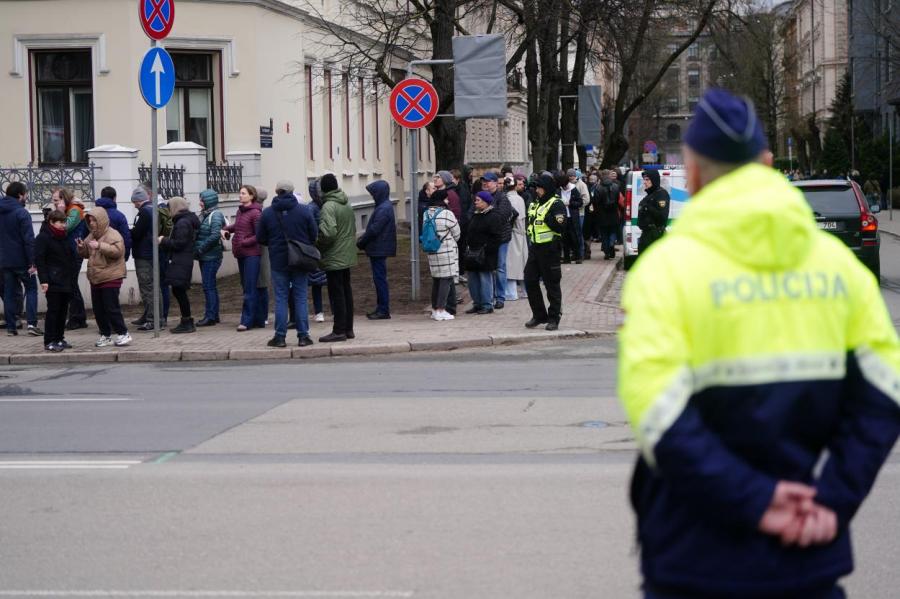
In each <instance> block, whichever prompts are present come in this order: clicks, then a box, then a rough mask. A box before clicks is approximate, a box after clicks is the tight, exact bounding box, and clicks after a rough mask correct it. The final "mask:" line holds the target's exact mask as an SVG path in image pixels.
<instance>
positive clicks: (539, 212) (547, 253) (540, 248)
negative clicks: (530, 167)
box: [525, 174, 567, 331]
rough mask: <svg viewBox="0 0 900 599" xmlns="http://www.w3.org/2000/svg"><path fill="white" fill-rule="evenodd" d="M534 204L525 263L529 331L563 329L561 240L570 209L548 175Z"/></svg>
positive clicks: (527, 230) (530, 209)
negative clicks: (534, 329) (542, 286)
mask: <svg viewBox="0 0 900 599" xmlns="http://www.w3.org/2000/svg"><path fill="white" fill-rule="evenodd" d="M534 191H535V197H534V201H533V202H531V204H529V206H528V217H527V218H526V221H525V223H526V224H525V233H526V236H527V237H528V244H529V246H528V261H527V262H526V263H525V291H526V292H527V293H528V304H529V306H530V307H531V319H530V320H529V321H528V322H526V323H525V326H526V327H527V328H529V329H533V328H535V327H537V326H540V325H545V328H546V329H547V330H548V331H555V330H557V329H558V328H559V320H560V318H562V288H561V287H560V281H561V280H562V266H561V265H560V261H559V260H560V251H561V248H560V246H561V244H562V243H561V239H562V237H563V235H564V234H565V232H566V214H567V210H566V206H565V204H563V202H562V200H561V199H560V197H559V192H558V190H557V187H556V181H555V179H554V178H553V176H551V175H549V174H546V175H541V176H540V177H538V179H537V182H536V183H535V188H534ZM541 281H543V282H544V287H546V289H547V301H548V302H549V307H548V306H545V305H544V295H543V293H542V292H541Z"/></svg>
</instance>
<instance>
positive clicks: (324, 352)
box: [291, 343, 331, 360]
mask: <svg viewBox="0 0 900 599" xmlns="http://www.w3.org/2000/svg"><path fill="white" fill-rule="evenodd" d="M291 355H292V356H293V357H294V359H300V360H308V359H310V358H329V357H331V346H329V345H328V344H325V343H323V344H321V345H318V344H317V345H310V346H307V347H295V348H294V349H293V350H291Z"/></svg>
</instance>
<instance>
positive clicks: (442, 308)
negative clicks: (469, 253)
mask: <svg viewBox="0 0 900 599" xmlns="http://www.w3.org/2000/svg"><path fill="white" fill-rule="evenodd" d="M446 202H447V191H446V190H444V189H438V190H435V192H434V193H433V194H432V195H431V201H430V205H429V207H428V210H426V211H425V214H424V216H423V219H422V221H423V227H424V223H427V222H428V221H430V220H431V221H433V222H434V228H435V232H436V234H437V238H438V239H439V240H441V247H440V249H439V250H438V251H437V252H434V253H430V254H428V268H429V269H431V318H432V320H453V319H454V318H455V316H454V314H456V286H455V285H454V283H453V280H454V279H455V278H456V277H458V276H459V247H458V245H457V242H458V241H459V235H460V228H459V222H458V221H457V220H456V216H454V214H453V212H452V211H451V210H450V209H449V208H448V207H447V204H446Z"/></svg>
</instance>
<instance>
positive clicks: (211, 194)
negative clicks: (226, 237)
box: [194, 189, 225, 262]
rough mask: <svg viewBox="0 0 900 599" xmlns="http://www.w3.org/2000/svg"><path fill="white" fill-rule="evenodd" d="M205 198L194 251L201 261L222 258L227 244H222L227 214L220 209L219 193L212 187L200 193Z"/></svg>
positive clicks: (201, 197)
mask: <svg viewBox="0 0 900 599" xmlns="http://www.w3.org/2000/svg"><path fill="white" fill-rule="evenodd" d="M200 199H201V200H203V212H201V213H200V218H199V220H200V230H199V231H198V232H197V241H196V242H195V246H194V253H195V254H196V255H197V259H198V260H199V261H200V262H211V261H213V260H221V259H222V253H223V252H224V251H225V246H224V245H223V244H222V227H224V226H225V215H224V214H222V211H221V210H219V194H217V193H216V192H215V191H213V190H212V189H206V190H204V191H202V192H201V193H200Z"/></svg>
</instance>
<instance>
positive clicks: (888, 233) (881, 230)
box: [878, 229, 900, 239]
mask: <svg viewBox="0 0 900 599" xmlns="http://www.w3.org/2000/svg"><path fill="white" fill-rule="evenodd" d="M878 230H879V231H880V232H881V233H884V234H885V235H890V236H891V237H893V238H894V239H900V233H894V232H893V231H888V230H887V229H878Z"/></svg>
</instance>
